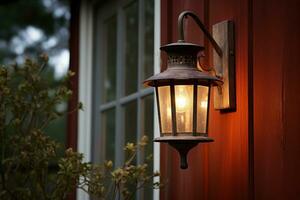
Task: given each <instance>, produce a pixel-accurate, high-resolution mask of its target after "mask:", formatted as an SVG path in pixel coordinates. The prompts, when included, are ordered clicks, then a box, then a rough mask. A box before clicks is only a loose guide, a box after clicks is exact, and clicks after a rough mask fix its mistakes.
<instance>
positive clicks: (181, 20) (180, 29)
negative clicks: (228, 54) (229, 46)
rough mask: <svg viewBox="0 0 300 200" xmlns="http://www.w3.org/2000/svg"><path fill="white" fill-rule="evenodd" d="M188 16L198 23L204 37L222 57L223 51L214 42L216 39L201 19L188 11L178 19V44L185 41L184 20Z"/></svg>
mask: <svg viewBox="0 0 300 200" xmlns="http://www.w3.org/2000/svg"><path fill="white" fill-rule="evenodd" d="M187 16H190V17H192V19H193V20H194V21H195V22H196V23H197V25H198V26H199V28H200V29H201V30H202V31H203V33H204V35H205V36H206V37H207V38H208V40H209V41H210V43H211V44H212V46H213V47H214V49H215V50H216V52H217V54H218V55H219V56H220V57H222V56H223V51H222V49H221V47H220V46H219V45H218V43H217V42H216V41H215V40H214V38H213V37H212V36H211V34H210V33H209V31H208V30H207V29H206V27H205V26H204V24H203V23H202V22H201V20H200V19H199V17H198V16H197V15H196V14H195V13H194V12H192V11H188V10H187V11H183V12H182V13H180V15H179V17H178V36H179V40H178V42H183V41H184V29H183V25H184V19H185V18H186V17H187Z"/></svg>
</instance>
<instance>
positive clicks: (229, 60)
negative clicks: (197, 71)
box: [178, 11, 236, 111]
mask: <svg viewBox="0 0 300 200" xmlns="http://www.w3.org/2000/svg"><path fill="white" fill-rule="evenodd" d="M188 16H190V17H191V18H192V19H193V20H194V21H195V22H196V23H197V25H198V27H199V28H200V29H201V30H202V31H203V33H204V35H205V36H206V37H207V38H208V40H209V42H210V43H211V44H212V46H213V48H214V50H215V51H214V52H213V67H210V69H209V70H206V69H202V70H205V71H212V69H213V71H214V73H215V76H216V77H218V78H222V80H223V85H221V86H219V87H218V88H216V89H215V92H214V94H215V95H214V107H215V109H218V110H229V111H234V110H235V107H236V100H235V55H234V54H235V51H234V46H235V45H234V27H233V22H232V21H223V22H219V23H218V24H215V25H213V28H212V35H211V34H210V32H209V31H208V29H207V28H206V27H205V26H204V24H203V23H202V22H201V20H200V19H199V17H198V16H197V15H196V14H195V13H194V12H192V11H183V12H182V13H180V15H179V17H178V37H179V40H178V42H184V41H185V40H184V19H185V18H187V17H188ZM200 67H201V68H202V66H200Z"/></svg>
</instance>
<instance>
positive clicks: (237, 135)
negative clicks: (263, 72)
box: [161, 0, 249, 200]
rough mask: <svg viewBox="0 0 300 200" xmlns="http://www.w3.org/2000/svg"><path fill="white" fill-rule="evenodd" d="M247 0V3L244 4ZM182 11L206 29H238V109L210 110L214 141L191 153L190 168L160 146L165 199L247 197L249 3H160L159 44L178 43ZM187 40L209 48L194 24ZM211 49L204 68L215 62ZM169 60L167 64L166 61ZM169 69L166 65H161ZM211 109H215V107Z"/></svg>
mask: <svg viewBox="0 0 300 200" xmlns="http://www.w3.org/2000/svg"><path fill="white" fill-rule="evenodd" d="M245 2H246V3H245ZM183 10H192V11H194V12H196V13H197V14H198V15H199V16H200V18H201V19H202V21H203V22H204V23H205V24H206V26H207V27H209V28H210V29H211V25H212V24H214V23H217V22H219V21H222V20H225V19H231V20H233V21H234V23H235V27H236V33H237V34H236V73H237V76H236V85H237V94H236V95H237V110H236V111H235V112H228V113H220V112H219V111H215V110H214V109H211V110H210V111H211V114H210V122H209V135H210V136H211V137H213V138H214V139H215V142H214V143H210V144H204V145H198V146H197V147H196V148H195V149H193V150H192V151H191V152H190V154H189V158H188V160H189V169H188V170H180V167H179V161H178V158H179V157H178V154H177V152H175V151H174V150H173V149H171V148H170V147H168V146H166V145H162V152H161V154H162V156H161V165H162V168H161V171H162V174H163V176H164V179H165V181H166V182H167V184H166V188H165V189H164V190H162V192H161V197H162V199H172V200H176V199H178V200H179V199H187V200H192V199H218V200H219V199H247V198H248V191H249V167H248V166H249V163H248V158H249V157H248V148H249V147H248V143H249V142H248V136H249V134H248V129H249V127H248V87H249V85H248V66H249V59H248V53H249V52H248V49H249V46H248V38H249V37H248V34H249V31H248V29H249V24H248V23H249V22H248V19H249V18H248V16H249V13H248V10H249V7H248V4H247V1H242V0H229V1H222V0H212V1H206V0H202V1H199V0H176V1H175V0H173V1H172V0H162V4H161V13H162V21H161V22H162V26H161V43H162V44H166V43H168V42H175V41H177V32H176V30H177V16H178V14H179V13H180V12H181V11H183ZM186 33H187V34H186V36H187V37H186V40H187V41H189V42H196V43H200V44H204V45H205V46H208V42H207V41H206V40H204V39H203V34H202V33H201V32H200V30H199V29H198V28H197V26H196V25H195V24H194V22H193V21H192V20H191V21H189V22H188V23H187V27H186ZM210 55H211V49H210V48H209V49H208V50H207V51H206V56H207V58H206V62H205V63H206V64H208V65H209V64H210V63H211V59H209V58H210ZM164 62H165V61H164ZM162 66H163V67H164V66H165V65H164V63H163V65H162ZM212 107H213V106H212Z"/></svg>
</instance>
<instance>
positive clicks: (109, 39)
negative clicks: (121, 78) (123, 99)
mask: <svg viewBox="0 0 300 200" xmlns="http://www.w3.org/2000/svg"><path fill="white" fill-rule="evenodd" d="M116 23H117V19H116V16H112V17H111V18H109V19H107V20H106V21H105V22H104V27H105V28H104V29H105V46H106V48H105V49H106V51H104V52H103V53H104V54H105V56H104V65H103V74H104V78H103V83H102V87H103V101H104V102H109V101H111V100H114V99H115V98H116V67H117V66H116V64H117V62H116V61H117V60H116V56H117V53H116V49H117V41H116V39H117V30H116V28H117V24H116Z"/></svg>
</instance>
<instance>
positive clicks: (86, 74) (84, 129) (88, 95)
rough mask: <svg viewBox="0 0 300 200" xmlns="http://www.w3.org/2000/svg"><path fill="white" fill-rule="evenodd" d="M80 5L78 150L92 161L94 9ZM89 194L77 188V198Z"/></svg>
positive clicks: (86, 197)
mask: <svg viewBox="0 0 300 200" xmlns="http://www.w3.org/2000/svg"><path fill="white" fill-rule="evenodd" d="M81 2H82V3H81V5H80V21H79V22H80V24H79V27H80V28H79V31H80V34H79V35H80V38H79V101H80V102H82V103H83V108H84V110H83V111H80V112H79V116H78V140H77V141H78V145H77V149H78V152H80V153H83V154H84V161H85V162H89V161H91V133H92V124H91V122H92V49H93V48H92V38H93V34H92V32H93V13H92V11H93V9H92V7H91V3H89V2H88V1H81ZM88 199H89V195H88V194H87V193H85V192H84V191H82V190H77V200H88Z"/></svg>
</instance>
